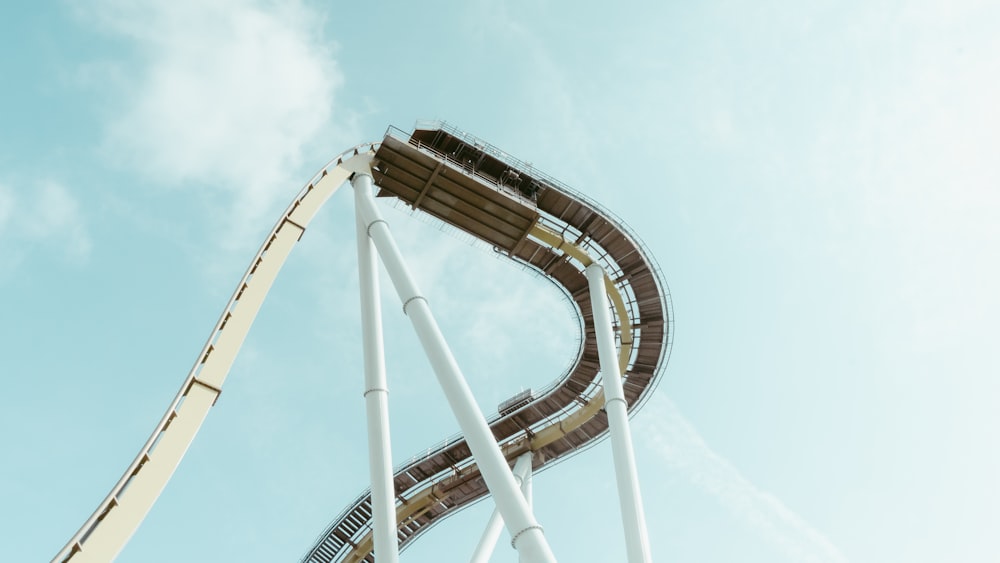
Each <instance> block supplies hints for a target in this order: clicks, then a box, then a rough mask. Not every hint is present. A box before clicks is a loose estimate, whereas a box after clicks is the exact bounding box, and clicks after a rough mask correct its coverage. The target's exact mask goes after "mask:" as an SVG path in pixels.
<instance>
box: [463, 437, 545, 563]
mask: <svg viewBox="0 0 1000 563" xmlns="http://www.w3.org/2000/svg"><path fill="white" fill-rule="evenodd" d="M514 480H515V481H517V484H518V485H520V487H521V494H522V495H524V499H525V500H526V501H528V506H529V507H530V506H531V452H530V451H529V452H525V453H523V454H521V455H520V457H518V458H517V461H516V462H515V463H514ZM502 530H503V517H502V516H500V511H499V510H497V509H496V508H494V509H493V514H491V515H490V521H489V522H488V523H487V524H486V530H485V531H484V532H483V537H482V538H480V539H479V544H478V545H476V551H475V552H473V553H472V559H470V560H469V563H488V562H489V560H490V556H492V555H493V551H494V549H496V545H497V540H499V539H500V532H501V531H502Z"/></svg>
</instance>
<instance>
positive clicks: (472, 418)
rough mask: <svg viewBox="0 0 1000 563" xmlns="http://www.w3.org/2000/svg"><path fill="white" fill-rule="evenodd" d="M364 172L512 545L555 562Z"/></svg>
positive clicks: (397, 271)
mask: <svg viewBox="0 0 1000 563" xmlns="http://www.w3.org/2000/svg"><path fill="white" fill-rule="evenodd" d="M363 176H364V175H363V174H356V175H355V179H354V181H353V182H352V185H354V186H355V190H356V191H357V193H358V194H359V196H361V197H359V200H358V202H359V204H360V210H361V214H362V217H363V218H364V222H365V225H366V226H367V230H368V236H370V237H371V239H372V241H373V242H374V243H375V247H376V248H377V249H378V253H379V256H380V257H381V259H382V264H383V265H384V266H385V269H386V271H387V272H388V274H389V277H390V279H392V283H393V285H394V286H395V288H396V293H397V294H398V295H399V299H400V301H402V302H403V312H404V313H405V314H406V316H407V317H409V319H410V322H411V323H412V324H413V327H414V330H415V331H416V333H417V338H418V339H419V340H420V344H421V346H422V347H423V349H424V353H425V354H426V355H427V359H428V360H430V363H431V367H432V368H433V370H434V373H435V375H436V376H437V378H438V382H439V383H440V385H441V388H442V390H444V394H445V397H446V398H447V399H448V404H449V405H450V406H451V410H452V413H454V415H455V418H456V419H457V420H458V425H459V427H460V428H461V429H462V433H463V434H464V435H465V439H466V441H467V442H468V444H469V449H470V450H471V451H472V455H473V457H475V459H476V463H477V464H478V466H479V471H480V473H482V475H483V480H484V481H485V482H486V486H487V488H489V490H490V493H491V494H492V495H493V499H494V502H496V505H497V508H498V509H499V510H500V514H501V515H502V516H503V519H504V522H506V524H507V529H508V530H509V531H510V533H511V535H512V537H513V540H511V544H512V545H513V546H514V547H515V548H516V549H517V550H518V552H519V553H520V554H522V557H524V558H525V559H524V560H525V561H530V562H532V563H536V562H537V563H543V562H545V563H548V562H554V561H555V556H554V555H553V554H552V550H551V549H550V548H549V545H548V543H547V542H546V541H545V535H544V534H543V533H542V527H541V526H539V525H538V522H536V521H535V517H534V515H533V514H532V513H531V508H530V507H529V506H528V503H527V501H525V500H524V496H523V495H522V494H521V492H520V490H519V489H518V485H517V483H516V482H515V481H514V476H513V474H512V473H511V471H510V468H509V467H507V462H506V461H505V460H504V458H503V454H502V453H501V452H500V447H499V446H498V445H497V443H496V440H495V439H494V438H493V433H492V432H491V431H490V428H489V425H488V424H487V423H486V418H485V417H484V416H483V413H482V412H480V410H479V407H478V405H477V404H476V401H475V398H474V397H473V395H472V390H471V389H469V385H468V384H467V383H466V382H465V377H464V376H463V375H462V371H461V370H460V369H459V367H458V364H457V362H455V358H454V356H452V354H451V350H450V349H449V348H448V343H447V342H446V341H445V339H444V336H443V335H442V334H441V330H440V329H439V328H438V325H437V322H436V321H435V320H434V316H433V315H432V314H431V310H430V306H429V305H428V304H427V299H426V298H425V297H424V296H423V295H422V294H421V293H420V291H419V290H418V288H417V285H416V284H415V283H414V282H413V279H412V277H411V276H410V272H409V269H408V268H407V267H406V263H405V262H404V261H403V257H402V255H401V254H400V252H399V249H398V248H397V247H396V242H395V240H393V238H392V235H391V233H390V232H389V227H388V225H387V224H386V222H385V220H383V219H382V216H381V214H380V213H379V211H378V208H377V207H376V206H375V198H374V197H373V196H372V193H371V190H370V189H369V190H363V189H362V190H358V187H359V186H366V185H367V186H370V185H371V178H370V177H369V178H368V180H360V179H359V177H363Z"/></svg>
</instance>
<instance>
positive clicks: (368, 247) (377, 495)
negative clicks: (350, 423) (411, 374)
mask: <svg viewBox="0 0 1000 563" xmlns="http://www.w3.org/2000/svg"><path fill="white" fill-rule="evenodd" d="M352 185H353V186H354V189H355V219H356V223H357V238H358V280H359V282H360V286H361V287H360V289H361V332H362V341H363V347H364V366H365V393H364V397H365V416H366V419H367V427H368V471H369V474H370V477H371V482H372V493H371V502H372V517H373V520H374V523H373V525H374V528H373V530H372V534H373V539H374V549H375V559H376V560H377V561H379V562H386V563H397V562H398V561H399V543H398V540H397V536H396V495H395V490H394V488H393V474H392V450H391V442H390V439H389V387H388V384H387V381H386V376H385V352H384V346H383V342H382V308H381V305H380V303H379V283H378V261H377V256H376V254H375V248H374V246H373V244H372V241H371V238H369V236H368V229H367V227H366V226H365V223H364V221H363V219H362V216H361V210H360V205H359V201H360V200H361V199H362V198H363V195H362V193H364V192H367V193H368V194H371V190H372V187H371V176H364V175H357V176H355V177H354V180H353V181H352Z"/></svg>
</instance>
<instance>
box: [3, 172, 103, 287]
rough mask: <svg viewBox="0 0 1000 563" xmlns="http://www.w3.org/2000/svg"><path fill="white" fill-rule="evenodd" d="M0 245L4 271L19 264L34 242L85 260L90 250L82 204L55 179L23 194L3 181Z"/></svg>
mask: <svg viewBox="0 0 1000 563" xmlns="http://www.w3.org/2000/svg"><path fill="white" fill-rule="evenodd" d="M0 245H2V247H3V253H4V255H5V259H4V262H3V264H2V266H0V267H2V269H3V271H10V270H11V269H13V268H14V267H15V266H16V265H17V264H19V263H20V262H21V261H22V260H23V259H24V257H25V256H26V254H27V252H28V248H29V247H31V246H33V245H45V246H47V247H55V248H57V249H59V250H61V251H62V252H64V253H65V256H66V258H68V259H69V260H72V261H82V260H86V259H87V257H89V256H90V249H91V241H90V235H89V234H88V232H87V227H86V222H85V221H84V218H83V215H82V213H81V212H80V205H79V203H78V202H77V200H76V198H75V197H74V196H73V194H71V193H70V191H69V190H68V189H66V187H65V186H63V185H62V184H59V183H56V182H52V181H43V182H38V183H37V184H36V185H35V186H34V189H33V190H32V191H26V192H25V193H22V194H18V193H15V192H14V190H12V189H11V188H9V187H7V186H4V185H2V184H0Z"/></svg>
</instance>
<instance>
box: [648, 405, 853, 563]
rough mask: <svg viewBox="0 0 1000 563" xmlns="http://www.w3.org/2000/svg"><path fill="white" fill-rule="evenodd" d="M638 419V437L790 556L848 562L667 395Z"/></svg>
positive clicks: (797, 558) (796, 558)
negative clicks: (724, 453)
mask: <svg viewBox="0 0 1000 563" xmlns="http://www.w3.org/2000/svg"><path fill="white" fill-rule="evenodd" d="M645 409H646V410H647V411H651V412H644V413H643V416H642V417H641V418H638V419H636V432H635V435H636V436H638V437H639V439H640V440H642V441H648V442H650V444H649V445H650V446H651V448H650V449H651V450H652V451H654V452H655V453H656V454H657V455H658V456H660V458H662V460H663V461H664V462H666V463H667V464H668V465H669V466H671V467H672V468H674V469H676V470H679V471H680V472H681V473H682V474H683V475H684V476H685V477H687V478H688V479H690V480H691V481H692V482H693V483H694V484H695V485H697V486H698V487H699V488H701V489H703V490H704V491H706V492H708V493H709V494H711V495H713V496H714V497H716V499H717V500H718V501H719V502H720V503H721V504H722V505H723V506H725V507H726V509H728V510H729V511H731V512H732V513H733V514H734V515H736V516H737V517H739V518H741V519H743V520H744V521H745V522H746V523H747V524H749V525H751V526H752V527H753V528H755V529H756V530H757V531H758V533H759V534H760V535H761V537H762V538H764V539H765V540H767V541H769V542H771V543H772V544H774V545H775V546H777V547H778V548H779V549H780V550H781V551H782V552H783V553H784V554H785V555H786V556H788V558H789V559H790V560H793V561H806V562H815V563H821V562H835V563H842V562H846V561H847V558H846V557H845V556H844V554H842V553H841V552H840V551H839V550H838V549H837V547H836V546H834V545H833V544H832V543H831V542H830V540H829V539H827V538H826V537H825V536H824V535H823V534H822V533H821V532H820V531H818V530H816V529H815V528H813V527H812V526H810V525H809V523H808V522H806V521H805V520H803V519H802V517H801V516H799V515H798V514H796V513H795V512H793V511H792V510H791V509H789V508H788V507H787V506H785V505H784V503H782V502H781V501H780V500H779V499H777V498H776V497H774V495H772V494H770V493H768V492H767V491H762V490H760V489H758V488H757V487H756V486H754V484H753V483H751V482H749V481H748V480H747V479H746V477H744V476H743V475H742V474H741V473H740V471H739V470H738V469H737V468H736V467H734V466H733V464H732V463H730V462H729V461H728V460H726V459H725V458H723V457H722V456H720V455H719V454H718V453H716V452H715V451H714V450H712V448H711V447H710V446H709V445H708V444H706V443H705V440H704V439H702V437H701V435H700V434H698V431H697V430H695V428H694V427H693V426H691V423H690V422H688V420H687V419H686V418H685V417H684V415H683V414H681V412H680V411H679V410H677V407H676V406H675V405H674V404H673V402H671V401H670V400H669V399H666V398H654V399H653V400H652V401H650V402H649V404H648V405H647V406H646V407H645Z"/></svg>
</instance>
